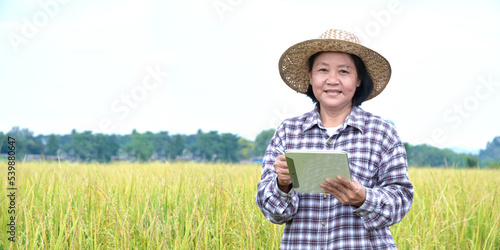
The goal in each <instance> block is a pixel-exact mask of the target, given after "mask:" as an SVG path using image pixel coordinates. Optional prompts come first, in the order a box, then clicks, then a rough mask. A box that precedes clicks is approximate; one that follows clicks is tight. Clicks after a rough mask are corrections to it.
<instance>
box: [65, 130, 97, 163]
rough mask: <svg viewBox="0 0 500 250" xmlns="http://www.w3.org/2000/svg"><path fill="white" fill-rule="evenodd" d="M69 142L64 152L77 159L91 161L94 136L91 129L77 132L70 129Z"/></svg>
mask: <svg viewBox="0 0 500 250" xmlns="http://www.w3.org/2000/svg"><path fill="white" fill-rule="evenodd" d="M71 137H72V138H71V139H72V140H71V143H70V144H69V145H68V147H67V149H66V152H68V153H69V155H71V156H73V158H74V159H75V160H77V161H91V160H92V155H93V152H92V151H93V150H94V148H93V147H94V145H93V140H94V136H93V135H92V131H84V132H82V133H78V132H77V131H76V130H75V129H73V130H72V131H71Z"/></svg>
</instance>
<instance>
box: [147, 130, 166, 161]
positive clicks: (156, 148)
mask: <svg viewBox="0 0 500 250" xmlns="http://www.w3.org/2000/svg"><path fill="white" fill-rule="evenodd" d="M151 140H152V143H153V152H154V153H155V154H156V156H157V158H158V159H164V158H165V157H166V151H167V147H168V145H169V144H170V135H169V134H168V132H166V131H161V132H158V133H156V134H151Z"/></svg>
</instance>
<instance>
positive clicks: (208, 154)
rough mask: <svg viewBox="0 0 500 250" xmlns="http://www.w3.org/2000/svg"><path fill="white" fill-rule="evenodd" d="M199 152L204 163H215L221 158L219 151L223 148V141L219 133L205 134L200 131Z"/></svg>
mask: <svg viewBox="0 0 500 250" xmlns="http://www.w3.org/2000/svg"><path fill="white" fill-rule="evenodd" d="M197 135H198V145H197V146H198V147H197V148H198V152H199V154H200V157H201V159H202V160H203V161H214V160H216V159H217V157H219V155H217V153H219V149H220V148H221V143H222V142H221V139H220V137H219V133H218V132H217V131H210V132H208V133H203V132H202V131H201V130H198V133H197Z"/></svg>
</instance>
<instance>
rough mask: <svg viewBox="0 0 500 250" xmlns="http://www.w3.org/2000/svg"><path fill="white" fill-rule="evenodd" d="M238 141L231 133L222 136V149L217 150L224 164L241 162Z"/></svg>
mask: <svg viewBox="0 0 500 250" xmlns="http://www.w3.org/2000/svg"><path fill="white" fill-rule="evenodd" d="M238 139H239V138H238V136H236V135H234V134H231V133H223V134H221V135H220V148H219V149H218V150H217V151H218V155H219V160H221V161H224V162H238V161H239V159H240V158H239V145H238Z"/></svg>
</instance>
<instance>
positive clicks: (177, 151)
mask: <svg viewBox="0 0 500 250" xmlns="http://www.w3.org/2000/svg"><path fill="white" fill-rule="evenodd" d="M184 148H185V139H184V137H183V136H182V135H174V136H172V137H171V138H170V142H169V143H168V145H167V147H166V148H165V155H166V156H167V158H168V159H173V160H175V159H176V158H177V156H182V152H183V151H184Z"/></svg>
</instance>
